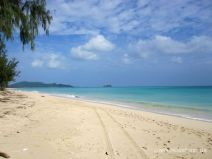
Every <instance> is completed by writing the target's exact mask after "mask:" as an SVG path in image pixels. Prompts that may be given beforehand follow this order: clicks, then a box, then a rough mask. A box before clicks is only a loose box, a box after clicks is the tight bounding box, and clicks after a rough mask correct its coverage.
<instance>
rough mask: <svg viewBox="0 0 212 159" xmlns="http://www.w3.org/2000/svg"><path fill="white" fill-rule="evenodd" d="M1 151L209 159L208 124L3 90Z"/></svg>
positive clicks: (88, 158) (39, 157) (77, 157)
mask: <svg viewBox="0 0 212 159" xmlns="http://www.w3.org/2000/svg"><path fill="white" fill-rule="evenodd" d="M0 151H2V152H4V153H6V154H8V155H9V156H10V158H11V159H156V158H158V159H175V158H176V159H200V158H201V159H211V158H212V123H209V122H203V121H197V120H190V119H184V118H178V117H173V116H168V115H160V114H155V113H149V112H144V111H138V110H131V109H127V108H120V107H115V106H110V105H106V104H98V103H92V102H87V101H80V100H75V99H65V98H61V97H54V96H50V95H46V94H40V93H29V92H15V91H9V92H8V91H7V92H4V93H3V92H1V93H0ZM0 158H1V157H0Z"/></svg>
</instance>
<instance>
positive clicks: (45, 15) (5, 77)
mask: <svg viewBox="0 0 212 159" xmlns="http://www.w3.org/2000/svg"><path fill="white" fill-rule="evenodd" d="M51 20H52V17H51V15H50V11H49V10H47V9H46V1H45V0H0V88H1V90H4V89H5V87H7V86H8V82H10V81H13V80H14V79H15V77H16V76H17V75H18V74H19V72H18V71H17V70H16V66H17V64H18V61H17V60H16V59H15V58H13V59H11V60H9V59H8V57H7V55H6V49H5V42H6V40H12V39H13V36H14V34H15V35H16V34H19V37H20V41H21V42H22V45H23V48H24V46H25V45H26V44H30V46H31V49H32V50H33V49H34V48H35V43H34V40H35V37H36V36H37V35H38V31H39V26H41V27H42V28H43V30H44V31H45V32H46V34H48V27H49V25H50V22H51Z"/></svg>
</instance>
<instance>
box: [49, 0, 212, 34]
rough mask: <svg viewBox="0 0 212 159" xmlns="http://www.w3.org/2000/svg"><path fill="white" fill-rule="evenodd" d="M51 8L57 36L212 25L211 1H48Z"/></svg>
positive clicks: (161, 30)
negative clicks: (102, 30) (102, 31)
mask: <svg viewBox="0 0 212 159" xmlns="http://www.w3.org/2000/svg"><path fill="white" fill-rule="evenodd" d="M47 4H48V8H49V9H50V10H51V11H52V13H53V17H54V19H53V23H52V25H51V27H50V31H51V33H53V34H97V33H99V32H100V30H101V29H104V30H106V31H108V32H111V33H122V32H127V33H129V34H131V33H136V34H137V33H138V32H146V31H149V32H168V31H170V30H172V29H176V28H182V27H189V26H190V27H192V28H194V27H195V28H200V27H201V25H202V24H203V25H210V26H211V25H212V24H211V23H212V21H211V17H212V12H211V11H210V10H211V7H208V6H210V5H211V4H212V1H211V0H205V1H204V2H201V1H195V0H193V1H190V0H176V1H165V0H160V1H154V2H153V1H152V0H135V1H132V0H124V1H123V0H80V1H79V0H70V1H67V0H54V1H52V0H48V2H47ZM200 24H201V25H200ZM208 29H210V27H208V28H204V30H205V31H206V32H207V30H208Z"/></svg>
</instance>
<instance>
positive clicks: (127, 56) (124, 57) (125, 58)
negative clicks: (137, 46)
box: [122, 54, 132, 64]
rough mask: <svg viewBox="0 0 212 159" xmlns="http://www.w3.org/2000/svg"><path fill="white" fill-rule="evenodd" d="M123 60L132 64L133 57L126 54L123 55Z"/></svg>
mask: <svg viewBox="0 0 212 159" xmlns="http://www.w3.org/2000/svg"><path fill="white" fill-rule="evenodd" d="M122 62H123V63H124V64H131V63H132V60H131V58H130V57H129V55H128V54H124V55H123V57H122Z"/></svg>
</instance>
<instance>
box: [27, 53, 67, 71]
mask: <svg viewBox="0 0 212 159" xmlns="http://www.w3.org/2000/svg"><path fill="white" fill-rule="evenodd" d="M31 65H32V67H35V68H36V67H44V66H45V67H48V68H52V69H63V68H64V57H63V56H62V55H59V54H55V53H49V54H42V55H41V56H39V57H37V58H35V59H34V60H33V61H32V63H31Z"/></svg>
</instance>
